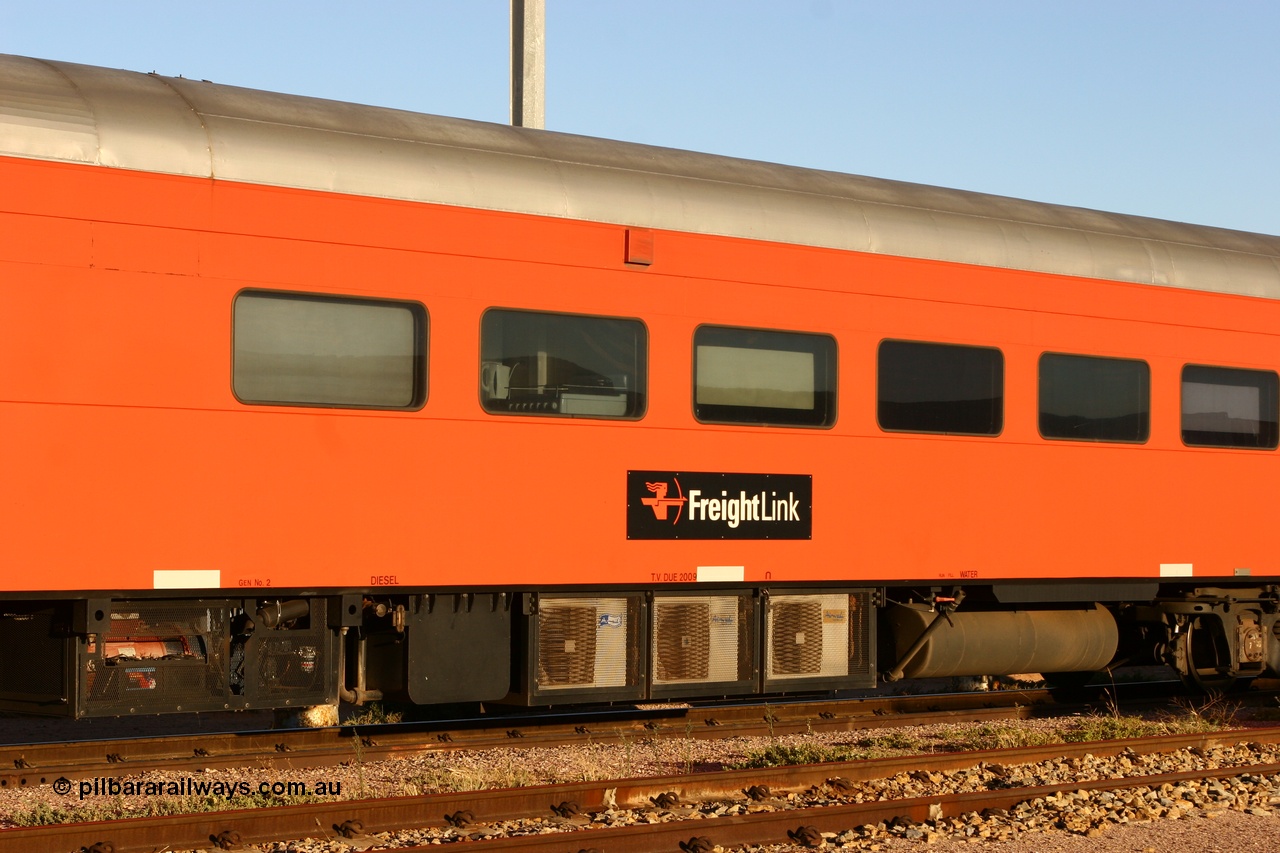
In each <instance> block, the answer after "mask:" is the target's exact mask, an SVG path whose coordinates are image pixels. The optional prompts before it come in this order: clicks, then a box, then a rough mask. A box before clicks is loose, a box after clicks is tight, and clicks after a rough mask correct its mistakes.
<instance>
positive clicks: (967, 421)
mask: <svg viewBox="0 0 1280 853" xmlns="http://www.w3.org/2000/svg"><path fill="white" fill-rule="evenodd" d="M876 393H877V409H876V411H877V417H878V419H879V421H880V427H881V428H882V429H886V430H902V431H905V432H940V433H957V434H964V435H996V434H998V433H999V432H1000V430H1001V428H1002V426H1003V424H1004V356H1003V355H1001V353H1000V351H999V350H997V349H990V348H988V347H966V346H953V345H950V344H930V343H920V342H917V341H884V342H882V343H881V344H880V357H879V360H878V366H877V386H876Z"/></svg>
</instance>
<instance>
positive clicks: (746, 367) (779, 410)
mask: <svg viewBox="0 0 1280 853" xmlns="http://www.w3.org/2000/svg"><path fill="white" fill-rule="evenodd" d="M835 364H836V343H835V340H834V339H833V338H831V337H830V336H828V335H810V334H801V333H798V332H774V331H763V330H760V329H734V328H726V327H723V326H702V327H700V328H699V329H698V330H697V331H696V332H695V333H694V336H693V372H694V392H693V412H694V417H696V418H697V419H698V420H700V421H708V422H713V423H740V424H762V425H763V424H768V425H778V426H830V425H831V424H833V423H834V422H835V411H836V408H835V396H836V395H835V372H836V371H835Z"/></svg>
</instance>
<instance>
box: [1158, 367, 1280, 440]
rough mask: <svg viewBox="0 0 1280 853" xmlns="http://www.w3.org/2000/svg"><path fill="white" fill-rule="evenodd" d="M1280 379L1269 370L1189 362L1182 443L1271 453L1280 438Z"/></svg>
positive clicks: (1184, 373)
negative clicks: (1279, 391)
mask: <svg viewBox="0 0 1280 853" xmlns="http://www.w3.org/2000/svg"><path fill="white" fill-rule="evenodd" d="M1277 384H1278V383H1277V378H1276V374H1275V373H1272V372H1271V371H1269V370H1241V369H1239V368H1231V367H1206V366H1204V365H1196V364H1188V365H1186V366H1185V367H1183V368H1182V441H1183V443H1184V444H1189V445H1197V446H1201V447H1253V448H1261V449H1264V450H1271V449H1274V448H1275V447H1276V441H1277V437H1278V436H1280V431H1278V430H1277V408H1276V406H1277Z"/></svg>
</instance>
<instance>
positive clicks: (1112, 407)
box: [1040, 353, 1151, 441]
mask: <svg viewBox="0 0 1280 853" xmlns="http://www.w3.org/2000/svg"><path fill="white" fill-rule="evenodd" d="M1150 388H1151V370H1150V368H1148V367H1147V365H1146V363H1145V362H1142V361H1133V360H1131V359H1118V358H1095V357H1093V356H1083V355H1059V354H1056V353H1046V354H1044V355H1042V356H1041V357H1040V434H1041V435H1043V436H1044V437H1045V438H1061V439H1067V440H1071V441H1146V440H1147V435H1148V433H1149V431H1150V423H1151V391H1150Z"/></svg>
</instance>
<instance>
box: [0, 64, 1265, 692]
mask: <svg viewBox="0 0 1280 853" xmlns="http://www.w3.org/2000/svg"><path fill="white" fill-rule="evenodd" d="M0 186H3V187H4V188H5V191H4V193H3V194H0V299H2V300H3V305H2V308H0V325H2V327H3V330H2V333H0V353H2V354H3V363H4V364H5V369H4V370H3V371H0V431H2V432H0V436H2V437H3V441H2V442H0V454H3V470H4V472H5V476H4V478H3V485H2V486H0V496H2V498H0V499H2V500H3V509H4V512H3V517H4V518H5V530H4V536H3V537H0V564H2V565H3V566H4V568H5V575H4V590H5V592H4V600H3V606H2V607H0V641H2V642H3V645H4V648H6V649H9V650H10V652H11V653H10V654H7V655H4V656H3V657H0V670H3V684H4V685H5V689H4V692H3V695H2V696H0V705H2V706H3V707H6V708H9V709H16V710H23V711H30V712H38V713H57V714H67V715H72V716H87V715H109V714H121V713H154V712H162V711H198V710H209V709H223V708H233V709H239V708H263V707H285V706H298V705H311V704H326V703H333V702H335V701H337V700H338V699H339V698H342V699H345V700H348V701H355V702H360V701H365V700H367V699H369V698H377V697H386V698H390V697H396V698H404V699H409V700H411V701H415V702H421V703H440V702H498V701H507V702H517V703H528V704H555V703H561V702H595V701H626V700H636V699H643V698H653V697H679V696H684V697H689V696H714V695H727V694H745V693H754V692H768V693H780V692H787V691H797V690H826V689H835V688H842V687H861V686H869V685H872V684H874V683H876V681H877V680H878V679H880V678H891V679H896V678H902V677H918V676H939V675H968V674H997V673H1004V672H1016V671H1042V672H1047V673H1078V672H1088V671H1094V670H1098V669H1101V668H1104V667H1106V666H1108V665H1111V664H1113V663H1116V662H1119V661H1163V662H1167V663H1169V664H1171V665H1172V666H1174V667H1175V668H1176V669H1177V670H1178V671H1179V672H1180V673H1182V675H1183V676H1184V677H1185V678H1186V679H1187V680H1188V681H1189V682H1191V683H1192V684H1194V685H1197V686H1200V687H1220V686H1223V685H1225V684H1227V683H1230V682H1231V681H1233V680H1235V679H1238V678H1244V677H1249V676H1252V675H1257V674H1260V673H1263V672H1265V671H1269V670H1276V669H1280V639H1277V636H1276V631H1277V610H1278V607H1280V548H1278V545H1280V536H1278V535H1277V533H1276V528H1275V524H1274V522H1273V508H1272V496H1273V494H1274V490H1275V483H1276V481H1277V476H1276V475H1277V472H1278V471H1280V469H1278V468H1277V465H1278V464H1280V462H1278V461H1277V460H1278V459H1280V456H1278V451H1277V420H1278V418H1277V405H1278V403H1277V398H1278V396H1280V394H1278V393H1277V370H1280V339H1278V338H1277V332H1276V330H1277V329H1280V301H1278V300H1280V238H1276V237H1270V236H1264V235H1255V234H1245V233H1240V232H1232V231H1226V230H1222V229H1214V228H1207V227H1199V226H1192V225H1185V224H1180V223H1171V222H1161V221H1156V220H1150V219H1142V218H1136V217H1128V216H1120V215H1114V214H1106V213H1100V212H1095V211H1088V210H1080V209H1074V208H1064V207H1058V206H1053V205H1044V204H1036V203H1031V202H1025V201H1019V200H1014V199H1006V198H997V197H992V196H984V195H978V194H973V193H964V192H957V191H950V190H943V189H937V188H931V187H922V186H915V185H908V184H901V183H895V182H890V181H882V180H874V179H870V178H860V177H853V176H847V175H838V174H832V173H826V172H817V171H812V170H805V169H797V168H790V167H783V166H776V165H770V164H762V163H755V162H746V161H741V160H733V159H728V158H722V157H714V156H709V155H701V154H692V153H688V152H681V151H671V150H665V149H657V148H651V147H646V146H640V145H629V144H624V143H618V142H610V141H603V140H595V139H587V138H581V137H574V136H568V135H563V134H556V133H549V132H545V131H538V130H526V129H517V128H510V127H502V126H494V125H489V124H483V123H478V122H470V121H461V120H456V119H446V118H439V117H433V116H424V115H416V114H411V113H405V112H399V111H394V110H387V109H376V108H370V107H363V106H355V105H350V104H341V103H334V102H328V101H320V100H315V99H309V98H299V97H292V96H285V95H276V94H269V93H263V92H255V91H249V90H243V89H236V88H231V87H226V86H219V85H215V84H211V83H206V82H196V81H192V80H185V79H171V78H164V77H160V76H157V75H146V74H136V73H130V72H123V71H113V70H106V69H99V68H91V67H87V66H80V65H73V64H67V63H55V62H48V61H42V60H35V59H27V58H20V57H0ZM14 650H17V651H18V652H19V653H18V654H13V653H12V652H13V651H14Z"/></svg>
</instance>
